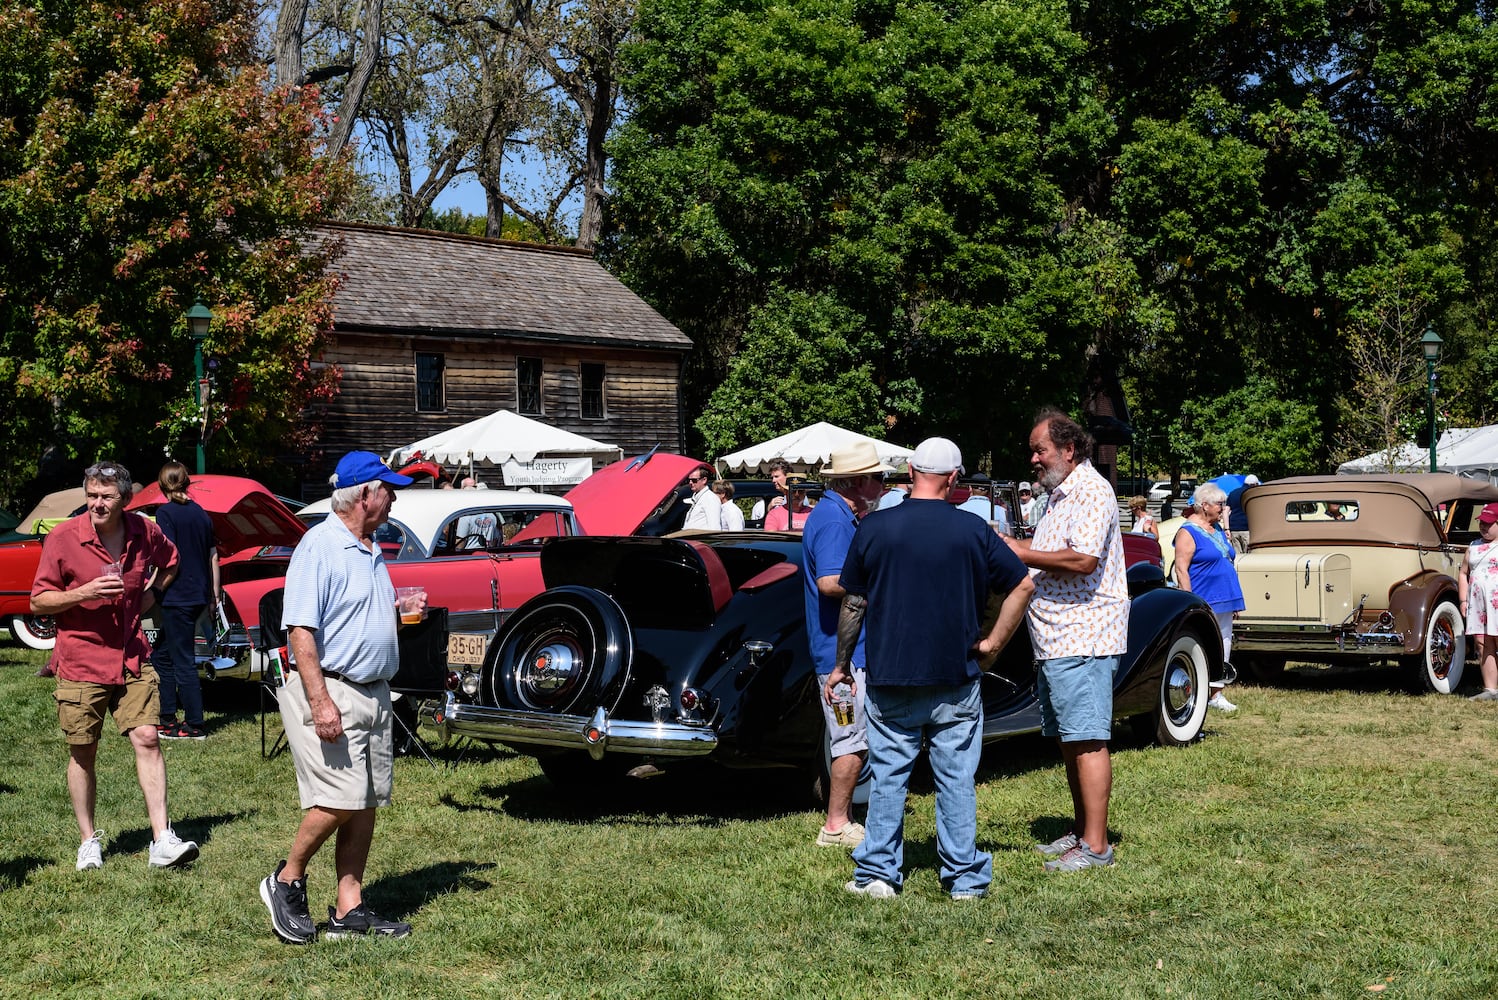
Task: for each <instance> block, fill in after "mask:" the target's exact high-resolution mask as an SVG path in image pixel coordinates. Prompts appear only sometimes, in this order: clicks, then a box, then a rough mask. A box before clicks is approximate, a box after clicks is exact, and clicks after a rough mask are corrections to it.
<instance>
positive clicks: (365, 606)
mask: <svg viewBox="0 0 1498 1000" xmlns="http://www.w3.org/2000/svg"><path fill="white" fill-rule="evenodd" d="M331 483H332V486H333V514H332V516H331V517H328V518H326V519H324V520H323V521H321V522H320V523H318V524H317V525H315V526H314V527H312V528H310V529H309V530H308V531H307V533H306V534H305V535H303V536H302V540H301V541H300V542H298V543H297V547H296V551H295V552H293V553H292V555H291V565H290V566H289V567H287V570H286V595H285V599H284V610H283V612H282V616H281V623H282V626H283V627H284V628H285V629H286V631H287V642H288V645H290V647H291V656H292V661H293V662H294V663H295V664H296V669H295V670H294V671H292V672H291V675H290V677H288V678H287V681H286V684H285V685H284V686H283V687H282V688H281V692H280V699H279V700H280V704H281V719H282V721H283V722H284V723H285V725H286V742H287V745H288V746H290V747H291V757H292V760H293V761H294V762H295V763H296V780H297V789H298V791H299V793H300V796H301V804H302V808H303V809H304V810H306V812H305V813H304V814H303V816H302V824H301V827H300V829H298V830H297V834H296V838H295V839H294V840H293V841H292V845H291V850H290V852H288V854H287V856H286V860H285V861H282V862H281V863H280V865H278V866H277V867H276V870H275V871H274V872H272V873H271V874H269V875H267V876H266V877H265V879H264V881H262V882H261V883H260V898H261V899H262V900H264V902H265V906H266V908H267V909H268V910H270V915H271V926H272V927H273V928H274V929H275V932H276V936H277V937H279V938H280V939H281V940H283V941H285V942H286V943H287V944H310V943H311V942H312V941H314V940H316V938H317V925H316V923H314V922H313V920H312V916H311V914H310V913H309V912H308V909H307V865H308V864H309V863H310V862H311V861H312V858H313V856H314V855H315V854H316V853H317V851H318V849H319V848H321V847H322V845H323V844H324V843H326V842H327V840H328V839H329V838H330V837H335V836H336V841H335V851H334V866H335V868H336V870H337V875H338V890H337V905H336V906H330V907H328V926H327V930H326V932H325V936H326V937H329V938H342V937H354V936H381V937H405V936H406V935H408V934H410V933H411V925H410V924H406V923H399V922H397V921H393V920H386V919H384V918H383V917H381V916H379V915H378V914H376V913H374V912H373V911H372V910H370V909H369V907H368V906H366V905H365V903H364V865H365V863H366V862H367V861H368V859H369V847H370V844H371V842H372V841H373V839H374V826H375V809H376V808H377V807H379V806H388V805H389V804H390V793H391V775H392V771H393V759H394V743H393V740H392V739H391V715H390V684H389V681H390V679H391V678H392V677H394V676H395V674H396V671H397V669H399V667H400V645H399V642H398V640H397V639H396V629H397V627H398V625H399V621H400V619H399V616H398V615H397V613H396V608H395V587H394V586H393V585H392V584H391V582H390V571H389V570H388V569H387V568H386V567H385V557H384V554H383V553H382V551H381V549H380V546H379V544H378V543H377V542H376V541H375V540H374V532H375V529H376V528H378V527H379V526H380V525H382V524H384V523H385V521H386V519H387V518H388V517H389V516H390V507H391V505H392V504H393V503H394V502H395V490H394V489H392V487H395V486H407V485H409V484H410V483H411V478H410V477H409V476H402V475H400V474H399V473H395V472H391V471H390V469H389V468H388V467H387V466H386V465H385V463H384V462H382V461H380V459H379V456H378V455H375V454H373V453H371V452H367V451H353V452H349V453H348V454H347V455H345V456H343V458H342V459H341V460H340V461H339V463H338V470H337V471H336V472H335V473H334V474H333V478H332V480H331Z"/></svg>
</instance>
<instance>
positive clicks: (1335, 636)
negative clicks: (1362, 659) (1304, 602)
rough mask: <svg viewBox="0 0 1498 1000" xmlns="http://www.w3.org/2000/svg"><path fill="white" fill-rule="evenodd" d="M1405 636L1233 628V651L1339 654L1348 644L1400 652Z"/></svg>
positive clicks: (1317, 628)
mask: <svg viewBox="0 0 1498 1000" xmlns="http://www.w3.org/2000/svg"><path fill="white" fill-rule="evenodd" d="M1405 643H1406V640H1405V637H1404V635H1403V634H1402V633H1399V632H1393V631H1388V632H1384V631H1369V632H1353V631H1351V630H1349V629H1346V628H1344V627H1342V626H1328V625H1305V626H1300V627H1298V628H1297V627H1285V626H1279V627H1265V626H1262V625H1258V626H1255V625H1249V626H1247V627H1244V626H1238V627H1236V628H1234V629H1233V651H1234V652H1239V651H1242V652H1245V653H1297V652H1303V653H1313V654H1314V653H1340V652H1342V651H1344V650H1345V649H1346V648H1347V647H1348V645H1349V644H1351V645H1352V646H1354V647H1356V648H1359V649H1362V648H1367V647H1382V648H1385V649H1403V648H1404V647H1405Z"/></svg>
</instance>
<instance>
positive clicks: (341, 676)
mask: <svg viewBox="0 0 1498 1000" xmlns="http://www.w3.org/2000/svg"><path fill="white" fill-rule="evenodd" d="M322 675H323V676H324V677H331V678H333V679H334V680H335V681H343V683H345V684H357V685H358V686H359V687H364V686H365V685H366V684H367V683H369V682H368V681H356V680H354V679H353V678H352V677H349V676H348V675H347V674H340V673H339V672H338V671H336V670H324V671H323V672H322Z"/></svg>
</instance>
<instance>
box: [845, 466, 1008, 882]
mask: <svg viewBox="0 0 1498 1000" xmlns="http://www.w3.org/2000/svg"><path fill="white" fill-rule="evenodd" d="M910 472H911V477H912V481H913V486H912V489H911V492H910V498H909V499H908V500H906V501H905V502H904V503H902V504H900V505H899V506H898V507H895V508H893V509H890V510H879V511H875V512H874V513H872V514H870V515H869V516H868V517H866V518H864V520H863V521H862V522H861V523H860V525H859V528H858V531H857V533H856V534H855V535H854V537H853V544H852V546H851V547H850V548H849V550H848V558H847V560H846V561H845V562H844V564H843V572H842V576H841V578H840V582H841V584H842V586H843V588H844V589H845V590H846V591H847V595H848V596H847V597H845V598H844V599H843V604H842V610H841V613H840V615H839V618H838V644H837V667H836V668H834V670H833V671H832V673H831V674H829V675H828V677H827V680H826V683H825V684H824V686H823V695H824V697H825V698H827V699H828V700H830V699H831V697H832V691H833V688H834V687H835V686H836V685H838V684H841V683H846V682H849V681H850V680H851V678H852V676H853V675H852V671H851V668H850V660H851V658H852V655H853V647H854V644H855V643H856V642H857V639H858V635H859V630H860V628H862V627H864V626H865V624H866V625H867V633H866V636H865V642H866V666H865V671H866V675H867V690H866V691H865V693H864V704H865V708H866V710H867V719H868V723H867V724H868V743H869V768H870V770H871V771H872V773H873V786H872V788H871V790H870V793H869V812H868V817H867V819H866V821H865V823H864V827H865V834H864V840H863V843H862V844H860V845H859V846H858V847H857V848H856V849H855V850H854V851H853V863H854V867H853V879H852V881H850V882H849V883H848V884H847V886H846V888H847V889H848V891H849V892H854V893H858V894H859V895H865V896H871V897H875V898H881V899H882V898H889V897H892V896H894V895H895V894H896V893H897V892H899V890H900V885H901V883H902V880H903V875H902V873H901V870H900V868H901V864H902V862H903V859H904V843H903V831H904V821H905V797H906V790H907V788H908V786H909V784H910V770H911V766H912V764H913V763H914V762H915V758H916V755H917V754H918V753H919V752H920V749H921V741H922V738H923V737H924V738H925V740H926V741H927V743H928V744H929V747H930V758H931V771H932V775H933V776H934V777H935V779H936V851H937V856H938V858H939V859H940V861H941V872H940V875H941V884H942V888H943V889H944V890H946V891H947V892H948V893H950V894H951V895H952V898H953V899H974V898H977V897H979V896H982V895H984V894H985V893H987V891H988V884H989V882H990V881H992V877H993V858H992V856H991V855H989V854H987V853H985V852H981V851H979V850H978V844H977V834H978V800H977V795H976V792H975V791H974V787H973V780H974V776H975V775H976V774H977V771H978V758H979V756H980V754H981V753H982V749H983V699H982V694H981V692H980V689H979V675H980V673H981V671H980V668H979V666H978V658H979V657H980V656H987V655H990V654H992V653H995V652H997V651H998V650H1000V649H1002V648H1003V647H1004V645H1005V644H1006V643H1007V642H1008V641H1009V639H1010V637H1011V636H1013V635H1014V631H1015V629H1016V628H1018V627H1019V623H1020V622H1021V621H1022V620H1023V618H1024V614H1025V606H1026V604H1028V603H1029V600H1030V592H1031V590H1032V589H1033V587H1032V585H1031V583H1030V577H1029V575H1028V573H1027V571H1026V570H1025V567H1024V565H1023V564H1022V563H1021V562H1020V561H1019V559H1018V558H1017V557H1015V555H1014V554H1013V553H1012V552H1010V550H1009V549H1008V547H1007V546H1005V545H1004V543H1003V542H1002V541H1001V540H1000V539H999V536H998V535H997V534H995V533H994V531H993V530H992V529H991V528H990V527H989V526H988V524H987V523H985V522H984V521H981V520H979V519H978V518H975V517H972V516H971V515H969V514H967V513H965V512H964V511H960V510H958V509H956V508H955V507H953V506H951V505H950V504H948V503H947V500H946V497H947V494H948V493H949V492H950V491H951V489H952V487H953V486H954V485H955V484H956V482H957V477H958V475H959V474H960V473H961V472H962V453H961V452H960V451H958V449H957V446H956V445H955V444H953V443H952V442H951V441H948V440H947V439H946V438H928V439H927V440H925V441H923V442H921V445H920V447H918V448H916V450H915V454H914V455H912V456H911V459H910ZM990 593H997V594H1003V595H1005V596H1004V598H1003V602H1002V604H1001V606H1000V608H999V614H998V618H997V619H996V620H995V622H994V624H993V627H992V628H990V629H989V631H988V633H987V634H986V635H984V634H983V633H982V621H983V613H984V610H985V608H986V606H987V603H988V596H989V594H990Z"/></svg>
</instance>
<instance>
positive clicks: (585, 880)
mask: <svg viewBox="0 0 1498 1000" xmlns="http://www.w3.org/2000/svg"><path fill="white" fill-rule="evenodd" d="M40 663H41V657H40V655H39V654H33V653H28V652H25V651H22V650H20V649H18V648H16V647H14V646H7V647H3V648H0V706H3V707H0V718H3V721H4V724H5V731H6V733H7V736H8V737H9V738H8V739H7V740H6V741H5V743H4V747H3V749H0V760H3V767H0V843H3V847H0V994H3V995H4V996H26V997H35V996H49V997H50V996H78V997H176V996H182V997H213V998H238V997H289V996H315V997H330V998H344V997H439V996H479V997H570V996H586V997H637V996H648V997H704V998H708V997H712V998H716V997H782V996H785V997H801V996H806V997H850V998H852V997H872V998H884V997H945V996H973V997H985V998H989V997H1009V996H1012V997H1056V998H1063V997H1068V998H1069V997H1110V998H1111V997H1173V998H1174V997H1201V998H1208V997H1228V996H1231V997H1237V996H1245V997H1354V996H1363V995H1367V993H1368V991H1374V992H1375V993H1376V992H1382V993H1384V994H1385V995H1390V996H1406V997H1422V998H1423V997H1490V996H1494V995H1495V994H1498V962H1495V960H1494V959H1493V957H1492V956H1493V954H1494V946H1493V944H1492V942H1490V941H1489V940H1488V936H1487V933H1486V932H1485V931H1484V930H1483V929H1484V928H1487V927H1491V926H1492V925H1493V924H1494V923H1495V920H1498V865H1495V864H1494V863H1493V861H1492V854H1493V845H1494V843H1495V840H1498V837H1495V825H1498V821H1495V815H1494V812H1495V811H1494V784H1495V775H1498V766H1495V765H1498V738H1495V737H1498V707H1495V706H1493V705H1487V704H1474V703H1470V702H1468V701H1466V700H1465V699H1463V698H1440V697H1425V698H1417V697H1410V696H1407V695H1403V694H1399V693H1394V692H1393V691H1391V690H1390V689H1388V688H1387V687H1386V686H1385V683H1386V682H1387V683H1393V677H1392V675H1387V676H1383V675H1375V674H1372V673H1369V674H1367V675H1366V676H1361V677H1353V678H1352V683H1348V682H1347V679H1346V678H1344V677H1333V678H1328V677H1324V676H1322V675H1321V674H1320V673H1314V672H1312V673H1301V672H1293V673H1292V674H1291V675H1290V684H1291V685H1292V686H1291V687H1288V688H1286V689H1265V688H1249V687H1240V688H1236V689H1234V698H1235V700H1236V701H1237V702H1238V703H1239V705H1240V706H1241V710H1240V711H1239V713H1238V714H1237V716H1235V717H1232V718H1224V717H1222V716H1218V715H1214V716H1213V717H1212V718H1211V719H1210V720H1209V723H1210V725H1209V730H1208V735H1207V738H1206V740H1205V741H1204V742H1203V743H1201V744H1199V745H1197V746H1195V747H1191V748H1189V749H1185V750H1162V749H1153V748H1139V747H1138V746H1137V745H1133V744H1121V745H1119V746H1118V747H1116V748H1115V757H1114V767H1115V786H1114V800H1113V816H1112V823H1111V826H1112V830H1113V835H1114V838H1115V841H1116V844H1117V856H1118V860H1119V865H1118V866H1117V867H1116V868H1114V869H1112V870H1108V871H1101V872H1091V873H1081V874H1077V875H1068V876H1057V875H1046V874H1043V873H1042V871H1041V867H1040V858H1039V856H1038V855H1036V854H1034V853H1032V851H1031V849H1030V848H1031V844H1032V843H1033V842H1034V841H1035V840H1036V839H1037V838H1040V839H1050V838H1051V837H1053V836H1055V835H1056V834H1058V833H1059V832H1060V831H1061V830H1062V829H1063V828H1064V826H1065V823H1066V821H1067V818H1068V817H1069V815H1070V805H1069V800H1068V798H1067V795H1066V790H1065V787H1064V785H1065V782H1064V777H1063V775H1062V773H1061V771H1060V769H1059V766H1058V761H1057V757H1056V755H1055V752H1054V750H1053V748H1051V747H1050V746H1048V745H1046V744H1045V743H1043V742H1042V741H1040V740H1038V739H1022V740H1014V741H1010V742H1009V743H1006V744H1000V745H998V746H995V747H992V748H990V750H989V752H988V754H987V756H986V757H985V766H984V769H983V772H982V773H981V775H980V779H981V782H982V784H981V786H980V788H979V800H978V801H979V811H980V816H979V840H980V844H981V845H982V846H984V847H985V848H987V849H989V850H991V851H992V852H993V853H994V859H995V860H994V874H995V883H994V887H993V893H992V894H991V895H990V896H989V897H988V898H987V899H984V900H981V901H978V902H976V903H954V902H952V901H950V900H948V899H947V898H946V896H945V895H943V894H942V892H941V891H940V887H939V886H938V884H937V880H936V874H935V871H934V865H935V852H934V846H933V839H932V838H933V823H932V816H931V808H932V801H931V796H930V795H929V794H921V795H917V796H914V797H913V798H912V800H911V806H910V811H909V814H908V821H907V825H906V835H907V838H908V850H907V867H908V869H909V871H910V878H909V879H908V881H907V883H906V891H905V893H904V894H903V896H902V897H901V898H899V899H897V900H893V901H876V900H865V899H857V898H853V897H850V896H848V895H847V894H845V893H844V892H843V889H842V885H843V882H844V881H846V880H847V879H848V877H849V875H850V871H851V865H850V862H849V861H848V859H847V855H846V853H845V852H843V851H839V850H836V849H828V848H818V847H815V846H813V845H812V837H813V835H814V833H815V830H816V827H817V824H818V821H819V815H818V814H817V813H816V812H815V811H813V810H812V809H810V808H809V807H808V806H807V804H806V802H805V800H804V799H803V798H801V797H800V784H799V783H798V781H797V780H796V776H795V775H793V774H790V773H764V774H756V775H750V776H747V777H746V776H744V775H742V774H733V773H724V772H711V771H710V772H700V771H699V772H695V773H681V772H673V773H668V774H667V775H665V776H663V777H660V778H656V779H653V780H651V781H648V782H638V783H634V784H633V785H632V787H630V788H629V790H628V793H627V794H625V795H620V796H613V797H609V798H595V799H592V800H586V799H585V800H578V799H575V798H569V797H567V796H564V795H562V794H560V793H559V792H558V791H557V790H556V789H555V788H553V786H552V785H551V784H550V783H549V782H547V781H546V779H544V778H543V777H541V775H540V772H539V770H538V769H537V768H536V766H535V764H534V762H532V761H531V760H529V759H528V758H524V757H518V756H514V755H511V754H508V753H505V752H502V751H490V750H481V751H478V752H475V753H473V754H471V755H469V756H468V757H467V758H466V759H464V760H463V761H462V762H461V763H459V764H458V765H457V766H456V767H453V768H451V769H446V770H441V771H436V770H433V769H431V768H430V767H428V766H427V765H426V763H425V762H423V761H422V760H420V759H419V758H406V759H402V760H400V761H398V762H397V768H396V804H395V805H394V806H393V807H391V808H390V809H387V810H382V812H381V815H380V825H379V828H378V830H377V833H376V840H375V849H374V852H373V856H372V858H371V867H370V870H369V873H368V882H367V886H366V888H367V893H368V896H369V898H370V900H371V902H372V903H373V904H374V905H375V906H376V907H377V908H378V909H380V910H382V911H383V912H384V913H385V914H386V915H388V916H395V917H400V918H402V919H406V920H409V921H410V922H411V923H412V924H413V925H415V933H414V934H413V935H412V936H411V937H410V938H409V939H407V940H404V941H358V942H321V941H320V942H319V943H317V944H316V945H314V946H311V947H307V948H294V947H289V946H287V945H283V944H281V943H280V942H279V941H277V940H276V938H275V937H274V936H273V935H272V934H271V930H270V924H269V920H268V918H267V915H266V913H265V910H264V908H263V906H262V905H261V903H260V899H259V896H258V894H257V884H258V882H259V880H260V879H261V878H262V877H264V876H265V874H266V873H268V872H269V871H270V870H271V869H272V867H273V866H274V865H275V863H276V862H277V861H278V860H279V859H280V858H281V857H283V856H284V852H285V849H286V845H287V844H288V843H289V840H290V837H291V835H292V832H293V830H294V829H295V827H296V824H297V822H298V819H299V811H298V809H297V806H296V789H295V779H294V777H293V774H292V768H291V761H290V759H289V758H288V757H286V756H284V755H282V756H280V757H277V758H275V759H273V760H270V761H263V760H261V758H260V755H259V728H258V720H257V716H256V715H255V714H254V711H253V705H254V698H253V691H249V692H248V696H247V695H246V690H245V689H242V688H240V689H238V690H236V685H237V682H230V681H224V682H219V683H218V684H216V685H214V686H213V691H212V696H211V705H212V707H214V708H215V709H217V711H213V712H211V713H210V717H209V722H210V727H211V730H212V736H211V737H210V739H209V740H208V741H206V742H204V743H176V744H171V745H168V746H167V748H166V753H167V759H168V777H169V781H170V784H171V805H172V814H173V816H174V818H175V819H176V825H177V828H178V830H179V832H180V833H182V834H183V835H184V836H187V837H192V838H194V839H197V840H199V841H200V842H201V843H202V844H203V855H202V857H201V858H200V859H199V861H198V862H197V863H196V864H195V865H194V866H193V867H192V868H190V869H187V870H182V871H164V872H163V871H149V870H148V869H147V867H146V848H147V845H148V841H149V838H150V833H149V829H148V827H147V826H146V824H145V818H144V812H143V809H142V806H141V801H140V793H139V790H138V788H137V787H136V784H135V777H134V769H133V766H132V763H131V756H130V753H129V750H128V747H127V745H126V744H125V742H124V741H123V740H121V739H120V738H119V737H117V736H106V742H105V745H104V747H103V748H102V749H101V751H100V789H99V825H100V827H101V829H103V830H105V831H106V832H107V834H108V841H107V846H106V853H105V867H104V869H103V870H102V871H96V872H88V873H79V872H76V871H74V869H73V858H74V851H75V849H76V846H77V831H76V828H75V826H74V823H73V820H72V815H71V812H70V810H69V807H68V803H67V795H66V791H65V789H64V785H63V766H64V761H65V748H64V746H63V743H62V741H61V739H60V737H59V735H58V732H57V729H56V725H55V719H54V715H53V707H52V700H51V697H50V691H51V682H50V681H46V680H42V679H39V678H37V677H34V676H33V671H34V670H35V668H36V667H37V666H38V665H39V664H40ZM448 756H449V757H450V756H451V755H448ZM309 887H310V897H311V902H312V908H313V913H314V915H315V916H317V917H319V918H320V919H321V918H322V916H323V912H324V910H325V908H326V906H327V904H328V903H329V902H331V901H332V876H331V869H330V861H329V860H328V859H323V858H319V859H318V860H317V862H315V863H314V867H313V870H312V872H311V874H310V879H309Z"/></svg>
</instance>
